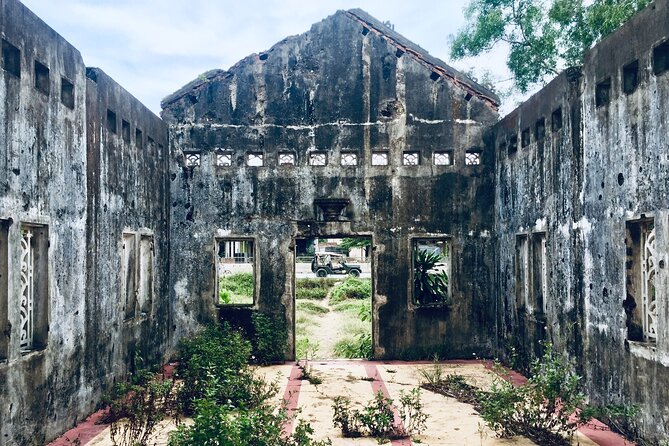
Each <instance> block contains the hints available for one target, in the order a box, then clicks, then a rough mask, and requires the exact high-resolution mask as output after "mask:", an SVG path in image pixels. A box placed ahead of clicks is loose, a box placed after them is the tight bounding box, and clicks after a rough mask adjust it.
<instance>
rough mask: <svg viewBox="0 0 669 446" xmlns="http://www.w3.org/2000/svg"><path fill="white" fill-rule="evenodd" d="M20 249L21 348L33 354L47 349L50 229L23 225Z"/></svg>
mask: <svg viewBox="0 0 669 446" xmlns="http://www.w3.org/2000/svg"><path fill="white" fill-rule="evenodd" d="M20 249H21V271H20V274H19V276H20V280H21V296H20V301H19V339H20V341H19V345H20V348H21V352H29V351H31V350H37V349H41V348H44V347H46V340H47V334H48V332H49V326H48V321H49V317H48V316H49V315H48V312H49V296H48V290H49V274H48V265H49V261H48V249H49V235H48V228H47V227H46V226H36V225H35V226H33V225H22V226H21V246H20Z"/></svg>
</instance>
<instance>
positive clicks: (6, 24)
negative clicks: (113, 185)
mask: <svg viewBox="0 0 669 446" xmlns="http://www.w3.org/2000/svg"><path fill="white" fill-rule="evenodd" d="M0 30H1V36H2V39H3V40H5V41H6V42H9V43H10V44H11V45H12V46H13V47H14V48H16V49H18V50H19V51H20V67H19V68H20V73H19V74H20V77H18V76H15V75H14V74H12V73H10V71H8V70H7V69H5V68H0V104H1V105H0V218H2V219H6V220H8V223H9V226H8V228H9V230H8V237H7V248H8V250H7V255H8V259H7V264H8V281H7V285H8V290H7V289H3V290H1V291H0V299H1V300H6V302H7V304H6V308H7V312H8V314H4V315H3V314H0V318H2V319H5V318H7V319H8V322H9V324H7V325H5V327H6V331H3V333H0V336H3V337H4V338H5V340H6V341H7V342H6V347H7V350H8V351H7V352H6V353H7V355H6V356H5V358H6V359H5V360H3V361H0V407H2V410H0V443H2V444H6V445H31V444H35V445H37V444H40V445H41V444H45V441H46V440H48V439H49V438H52V437H53V436H54V435H56V434H59V433H60V432H61V431H62V430H63V427H65V426H70V425H72V424H73V423H74V422H75V421H76V420H77V419H80V418H81V416H82V415H84V413H85V411H86V410H87V409H89V408H90V407H92V402H91V401H90V399H89V398H90V396H91V390H90V386H89V385H88V384H87V383H86V382H85V378H84V364H83V362H82V361H81V358H82V356H83V352H84V349H85V345H86V343H85V329H84V327H85V326H86V306H85V299H84V296H85V285H86V282H85V270H86V139H85V134H86V133H85V132H86V128H85V125H86V122H85V96H86V78H85V69H84V64H83V62H82V59H81V56H80V54H79V52H78V51H77V50H76V49H75V48H73V47H72V46H71V45H69V44H68V43H67V42H66V41H65V40H64V39H62V38H61V37H60V36H59V35H58V34H56V33H55V32H54V31H53V30H51V29H50V28H48V27H47V26H46V25H45V24H44V23H43V22H42V21H41V20H40V19H39V18H37V17H36V16H35V15H33V14H32V13H31V12H30V11H28V10H27V9H26V8H24V7H23V6H22V5H21V4H20V3H19V2H17V1H13V0H1V1H0ZM35 61H38V62H39V63H41V64H42V65H44V66H46V67H48V69H49V78H48V81H47V83H45V84H43V86H44V85H47V86H48V87H49V93H48V94H46V93H44V92H42V91H38V90H37V89H36V87H35V69H34V67H35ZM6 68H9V67H6ZM61 77H64V78H66V79H68V81H69V82H71V83H72V84H73V86H74V101H73V104H72V105H73V108H69V107H68V106H65V105H64V104H63V103H62V102H61ZM25 224H32V225H41V227H42V228H47V231H48V242H49V244H48V248H46V247H42V248H41V250H42V252H43V253H46V256H47V262H46V271H48V272H47V273H46V274H47V277H46V278H40V285H39V286H40V287H43V288H42V289H45V290H46V295H47V299H46V302H45V303H46V305H45V306H39V307H36V308H35V323H36V325H40V326H41V327H42V328H41V330H40V331H41V332H42V333H41V335H40V336H39V337H40V339H39V342H37V343H36V345H35V346H34V347H33V349H32V350H31V351H30V352H27V353H22V352H21V350H20V330H21V327H20V318H21V316H20V307H21V302H20V301H21V296H22V287H21V258H22V256H21V240H22V227H23V228H25ZM40 268H41V267H40ZM42 279H45V280H44V281H42ZM0 308H2V306H1V305H0ZM3 322H4V321H3ZM0 324H2V323H0Z"/></svg>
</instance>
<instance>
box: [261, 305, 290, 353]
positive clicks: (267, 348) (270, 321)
mask: <svg viewBox="0 0 669 446" xmlns="http://www.w3.org/2000/svg"><path fill="white" fill-rule="evenodd" d="M252 321H253V328H254V332H255V336H254V337H253V356H254V360H255V362H256V363H258V364H263V365H267V364H272V363H275V362H280V361H283V360H284V358H285V350H286V339H288V330H287V329H286V323H285V322H284V320H283V316H275V317H273V316H270V315H267V314H265V313H258V312H256V313H253V316H252Z"/></svg>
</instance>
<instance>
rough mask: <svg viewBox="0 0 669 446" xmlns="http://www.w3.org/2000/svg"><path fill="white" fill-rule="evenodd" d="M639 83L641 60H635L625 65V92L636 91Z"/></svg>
mask: <svg viewBox="0 0 669 446" xmlns="http://www.w3.org/2000/svg"><path fill="white" fill-rule="evenodd" d="M638 85H639V61H638V60H635V61H634V62H631V63H629V64H627V65H625V66H624V67H623V92H624V93H625V94H631V93H634V90H636V87H637V86H638Z"/></svg>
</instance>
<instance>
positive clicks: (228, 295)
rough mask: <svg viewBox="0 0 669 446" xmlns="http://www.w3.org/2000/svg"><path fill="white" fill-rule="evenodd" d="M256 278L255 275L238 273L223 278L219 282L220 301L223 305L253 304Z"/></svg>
mask: <svg viewBox="0 0 669 446" xmlns="http://www.w3.org/2000/svg"><path fill="white" fill-rule="evenodd" d="M254 288H255V278H254V277H253V273H236V274H230V275H227V276H221V278H220V279H219V282H218V299H219V303H221V304H252V303H253V289H254Z"/></svg>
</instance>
